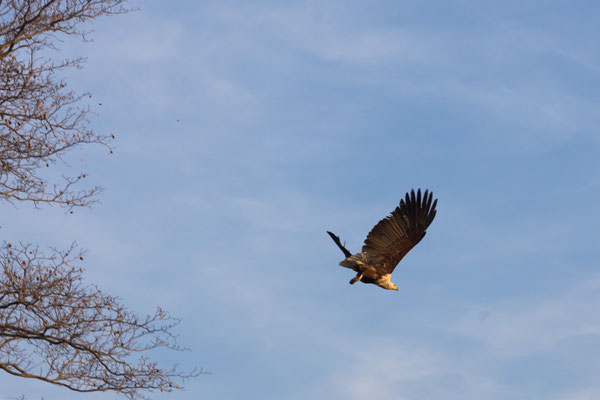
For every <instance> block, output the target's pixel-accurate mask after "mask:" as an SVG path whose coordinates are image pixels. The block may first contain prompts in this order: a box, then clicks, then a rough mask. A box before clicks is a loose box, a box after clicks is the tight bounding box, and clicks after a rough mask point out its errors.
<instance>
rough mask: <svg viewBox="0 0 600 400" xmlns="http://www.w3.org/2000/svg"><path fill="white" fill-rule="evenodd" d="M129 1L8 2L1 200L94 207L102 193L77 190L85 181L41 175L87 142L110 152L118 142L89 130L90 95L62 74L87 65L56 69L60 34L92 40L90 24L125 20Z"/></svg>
mask: <svg viewBox="0 0 600 400" xmlns="http://www.w3.org/2000/svg"><path fill="white" fill-rule="evenodd" d="M123 3H124V0H0V199H2V200H5V201H9V202H13V201H19V200H28V201H32V202H34V203H35V204H36V205H37V204H39V203H57V204H61V205H64V206H67V207H73V206H86V205H89V204H90V203H92V202H93V201H94V199H93V196H94V195H95V194H97V193H98V191H99V190H100V188H99V187H92V188H89V189H82V190H75V189H74V187H75V185H76V184H77V183H78V182H79V181H80V180H81V179H82V178H85V174H80V175H78V176H75V177H67V176H64V177H63V181H62V182H48V181H47V180H46V179H45V178H44V177H42V174H41V173H40V172H41V171H40V170H43V168H45V167H49V166H50V165H51V164H54V163H56V162H57V161H60V160H61V156H63V155H64V154H65V153H66V152H68V151H69V150H72V149H74V148H76V147H77V146H80V145H82V144H86V143H100V144H103V145H105V146H108V144H107V143H108V142H109V139H110V137H107V136H106V135H100V134H97V133H95V132H94V131H93V130H92V129H90V128H89V126H88V119H87V116H88V114H89V112H90V109H89V108H87V107H80V106H78V103H80V101H81V100H82V98H83V97H85V96H86V94H77V93H75V92H74V91H72V90H68V89H67V83H66V82H64V81H63V80H57V78H56V74H57V72H58V71H61V70H63V69H65V68H73V67H75V68H78V67H81V66H82V63H83V61H84V60H83V59H81V58H76V59H67V60H62V61H60V62H55V61H53V60H52V59H51V58H48V54H49V51H52V50H57V48H56V46H55V45H56V42H57V38H58V35H61V34H63V35H76V36H80V37H82V38H83V39H84V40H85V35H86V32H85V31H83V30H81V29H79V25H81V24H82V23H84V22H86V21H89V20H92V19H94V18H97V17H99V16H102V15H110V14H118V13H124V12H126V11H127V10H126V9H125V8H124V6H123Z"/></svg>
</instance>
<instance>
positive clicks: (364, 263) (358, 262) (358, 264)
mask: <svg viewBox="0 0 600 400" xmlns="http://www.w3.org/2000/svg"><path fill="white" fill-rule="evenodd" d="M340 265H341V266H342V267H346V268H350V269H352V270H354V271H356V272H359V273H360V272H363V271H365V270H366V269H368V268H369V261H368V260H367V255H366V254H365V253H358V254H354V255H353V256H352V255H351V256H350V257H348V258H346V259H345V260H343V261H341V262H340Z"/></svg>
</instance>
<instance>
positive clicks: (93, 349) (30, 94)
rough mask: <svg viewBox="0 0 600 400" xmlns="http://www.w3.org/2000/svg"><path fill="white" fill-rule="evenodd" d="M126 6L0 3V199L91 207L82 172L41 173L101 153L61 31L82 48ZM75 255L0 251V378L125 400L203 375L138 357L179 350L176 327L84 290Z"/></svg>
mask: <svg viewBox="0 0 600 400" xmlns="http://www.w3.org/2000/svg"><path fill="white" fill-rule="evenodd" d="M124 3H125V0H0V202H4V203H12V204H14V203H15V202H22V201H29V202H32V203H33V204H34V205H35V206H36V207H37V206H39V205H40V204H43V203H47V204H58V205H60V206H63V207H66V208H67V209H71V208H73V207H81V206H89V205H90V204H92V203H93V202H94V201H95V195H97V194H98V192H99V191H100V190H101V188H100V187H91V188H83V189H80V188H78V185H79V184H80V181H81V180H83V179H84V178H85V177H86V174H84V173H80V174H76V176H66V175H63V176H62V178H59V179H58V181H50V180H48V178H47V176H48V174H47V173H46V172H45V169H46V168H48V167H50V166H52V165H55V164H57V163H60V162H61V161H62V160H63V158H62V157H63V156H65V154H66V153H68V152H69V151H70V150H73V149H75V148H77V147H79V146H82V145H85V144H89V143H96V144H100V145H103V146H105V147H106V148H107V149H109V150H110V147H109V142H110V140H111V137H110V136H107V135H101V134H97V133H95V132H94V131H93V130H92V129H91V128H90V127H89V121H88V119H87V116H88V115H89V113H90V109H89V108H88V107H87V106H82V104H83V101H82V100H83V99H84V98H85V96H87V94H85V93H84V94H78V93H75V92H74V91H72V90H69V89H68V88H67V83H66V82H65V81H64V80H60V79H58V78H57V77H56V75H57V73H58V72H59V71H62V70H64V69H66V68H72V67H75V68H79V67H81V66H82V63H83V61H84V60H83V59H81V58H76V59H67V60H63V61H60V62H55V61H53V59H52V58H51V57H50V56H49V55H51V54H52V51H57V50H58V49H57V47H56V46H57V43H58V42H59V40H60V36H61V35H75V36H79V37H81V38H82V39H83V40H86V32H85V31H83V30H81V29H80V28H79V26H81V25H82V24H84V23H85V22H88V21H90V20H93V19H95V18H97V17H99V16H104V15H112V14H119V13H125V12H127V11H128V10H127V9H126V8H125V7H124ZM82 261H83V254H82V253H81V252H79V251H78V250H77V248H76V247H75V245H73V246H71V248H70V249H69V250H67V251H59V250H56V249H51V250H50V253H47V254H45V253H44V252H42V251H40V250H39V248H38V247H36V246H31V245H26V244H20V243H19V244H16V245H13V244H11V243H8V242H3V243H2V244H0V268H1V271H0V370H3V371H4V372H7V373H9V374H12V375H15V376H19V377H23V378H34V379H39V380H42V381H46V382H49V383H51V384H55V385H59V386H63V387H66V388H69V389H71V390H75V391H79V392H99V391H113V392H118V393H121V394H124V395H125V396H126V397H127V398H129V399H140V398H144V395H145V394H146V393H147V391H151V390H155V389H158V390H161V391H171V390H173V389H179V388H181V386H180V384H181V383H182V382H183V381H184V380H185V379H186V378H189V377H191V376H196V375H197V374H198V373H200V372H201V371H196V370H194V371H191V372H189V373H183V372H180V371H179V370H178V369H177V368H176V367H174V368H171V369H163V368H159V367H158V365H157V364H156V363H155V362H153V361H151V360H150V359H149V358H148V357H147V356H146V355H147V354H148V351H151V350H152V349H157V348H167V349H172V350H179V349H180V347H179V346H178V345H177V342H176V340H175V336H174V335H173V333H172V328H173V326H174V325H175V324H176V323H177V322H178V320H176V319H173V318H172V317H170V316H169V315H168V314H167V313H165V312H164V311H162V310H160V309H158V310H157V311H156V313H155V314H153V315H149V316H146V317H140V316H138V315H136V314H134V313H132V312H131V311H129V310H127V309H126V308H125V307H124V306H123V305H122V304H121V303H120V300H119V299H118V298H115V297H112V296H108V295H106V294H104V293H103V292H101V291H100V290H99V289H98V288H96V287H95V286H86V285H85V284H84V283H83V282H82V271H83V270H82V268H81V267H79V263H81V262H82Z"/></svg>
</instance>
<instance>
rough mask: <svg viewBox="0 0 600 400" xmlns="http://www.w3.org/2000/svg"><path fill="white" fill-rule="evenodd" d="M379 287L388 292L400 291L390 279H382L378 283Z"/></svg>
mask: <svg viewBox="0 0 600 400" xmlns="http://www.w3.org/2000/svg"><path fill="white" fill-rule="evenodd" d="M376 284H377V286H379V287H382V288H384V289H387V290H398V286H396V284H394V283H393V282H392V281H390V279H389V278H388V279H381V280H380V281H379V282H377V283H376Z"/></svg>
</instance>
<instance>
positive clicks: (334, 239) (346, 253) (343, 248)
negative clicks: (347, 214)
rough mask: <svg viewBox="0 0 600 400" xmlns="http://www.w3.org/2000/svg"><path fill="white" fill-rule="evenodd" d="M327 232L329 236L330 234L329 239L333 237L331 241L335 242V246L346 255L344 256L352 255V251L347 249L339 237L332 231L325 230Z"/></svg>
mask: <svg viewBox="0 0 600 400" xmlns="http://www.w3.org/2000/svg"><path fill="white" fill-rule="evenodd" d="M327 234H328V235H329V236H331V239H333V241H334V242H335V244H337V247H339V248H340V250H341V251H342V253H344V255H345V256H346V258H348V257H350V256H351V255H352V253H350V252H349V251H348V249H347V248H345V247H344V245H343V244H342V243H341V242H340V238H339V237H337V236H335V235H334V234H333V233H331V232H329V231H327Z"/></svg>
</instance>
